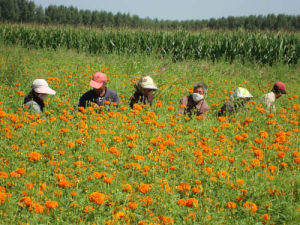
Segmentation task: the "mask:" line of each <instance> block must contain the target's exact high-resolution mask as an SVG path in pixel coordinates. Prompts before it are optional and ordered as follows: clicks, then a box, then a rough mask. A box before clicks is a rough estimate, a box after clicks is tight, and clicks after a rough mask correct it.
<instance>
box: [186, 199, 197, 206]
mask: <svg viewBox="0 0 300 225" xmlns="http://www.w3.org/2000/svg"><path fill="white" fill-rule="evenodd" d="M186 206H187V207H191V208H192V207H197V206H198V200H197V199H195V198H189V199H187V200H186Z"/></svg>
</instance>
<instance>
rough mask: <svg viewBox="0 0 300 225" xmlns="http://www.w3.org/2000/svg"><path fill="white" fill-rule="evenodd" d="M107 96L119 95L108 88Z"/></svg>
mask: <svg viewBox="0 0 300 225" xmlns="http://www.w3.org/2000/svg"><path fill="white" fill-rule="evenodd" d="M106 91H107V94H109V95H117V92H116V91H114V90H111V89H108V88H107V90H106Z"/></svg>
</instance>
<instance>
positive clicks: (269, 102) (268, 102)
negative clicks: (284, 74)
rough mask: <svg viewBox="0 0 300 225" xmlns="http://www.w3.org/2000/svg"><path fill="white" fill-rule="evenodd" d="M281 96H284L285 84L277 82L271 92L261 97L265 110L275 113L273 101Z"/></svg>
mask: <svg viewBox="0 0 300 225" xmlns="http://www.w3.org/2000/svg"><path fill="white" fill-rule="evenodd" d="M283 94H286V87H285V84H284V83H282V82H280V81H278V82H276V83H275V84H274V85H273V88H272V90H271V92H269V93H267V94H264V95H263V96H262V97H261V100H262V101H263V104H264V106H265V107H266V108H267V111H268V112H271V111H273V112H276V107H275V101H276V99H278V98H280V97H281V96H282V95H283Z"/></svg>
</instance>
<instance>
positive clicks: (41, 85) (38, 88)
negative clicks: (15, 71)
mask: <svg viewBox="0 0 300 225" xmlns="http://www.w3.org/2000/svg"><path fill="white" fill-rule="evenodd" d="M32 89H33V90H34V91H35V92H36V93H39V94H48V95H55V93H56V91H54V90H53V89H52V88H50V87H49V85H48V83H47V81H45V80H44V79H36V80H34V81H33V82H32Z"/></svg>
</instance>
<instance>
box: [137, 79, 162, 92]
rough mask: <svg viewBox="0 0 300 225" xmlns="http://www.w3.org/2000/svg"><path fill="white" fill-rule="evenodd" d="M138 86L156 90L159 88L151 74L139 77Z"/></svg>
mask: <svg viewBox="0 0 300 225" xmlns="http://www.w3.org/2000/svg"><path fill="white" fill-rule="evenodd" d="M137 86H140V87H141V88H143V89H151V90H155V91H156V90H157V89H158V88H157V86H156V84H155V83H154V81H153V79H152V78H151V77H150V76H145V77H142V78H141V79H139V80H138V84H137Z"/></svg>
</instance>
